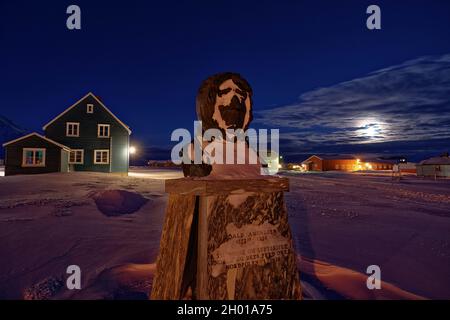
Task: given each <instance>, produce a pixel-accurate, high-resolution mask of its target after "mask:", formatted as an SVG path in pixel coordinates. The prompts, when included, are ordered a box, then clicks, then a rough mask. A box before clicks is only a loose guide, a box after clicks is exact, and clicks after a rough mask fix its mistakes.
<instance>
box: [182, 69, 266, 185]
mask: <svg viewBox="0 0 450 320" xmlns="http://www.w3.org/2000/svg"><path fill="white" fill-rule="evenodd" d="M252 95H253V91H252V88H251V87H250V85H249V83H248V82H247V81H246V80H245V79H244V78H243V77H242V76H241V75H240V74H238V73H232V72H224V73H218V74H215V75H213V76H210V77H208V78H207V79H206V80H204V81H203V82H202V84H201V86H200V88H199V90H198V94H197V99H196V110H197V117H198V119H199V120H200V121H202V130H203V132H202V133H204V132H205V131H207V130H209V129H217V130H219V131H220V132H221V133H222V137H224V138H223V139H222V140H220V139H213V140H212V141H206V142H205V141H203V143H202V148H203V150H205V148H206V147H207V145H208V144H211V143H214V144H216V146H217V147H219V145H220V147H222V144H225V141H226V139H227V137H228V138H230V134H229V130H239V129H240V130H242V131H243V132H245V131H247V129H248V127H249V125H250V122H251V121H252V119H253V113H252V108H253V101H252ZM227 130H228V132H227ZM231 139H232V142H237V141H236V137H231ZM245 144H246V147H245V153H246V154H245V157H246V159H248V158H249V154H252V153H256V151H255V150H249V148H248V144H247V143H245ZM234 149H236V148H235V147H234ZM191 150H192V149H191ZM191 153H192V152H191ZM256 158H257V157H256ZM244 162H245V161H244ZM237 163H241V164H237ZM259 168H260V165H259V164H258V163H257V164H253V165H250V164H249V163H248V161H247V162H245V163H243V164H242V162H238V161H236V162H234V163H232V164H230V163H226V164H225V162H224V164H209V163H204V162H202V164H193V163H192V162H191V163H187V164H186V163H185V164H183V173H184V176H186V177H205V176H210V175H211V176H215V175H216V176H217V175H222V176H223V174H224V173H226V174H225V175H227V176H229V175H233V174H234V175H239V176H242V175H244V176H245V175H248V174H250V175H252V176H254V175H260V171H259Z"/></svg>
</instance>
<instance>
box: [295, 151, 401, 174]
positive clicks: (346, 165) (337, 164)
mask: <svg viewBox="0 0 450 320" xmlns="http://www.w3.org/2000/svg"><path fill="white" fill-rule="evenodd" d="M395 163H396V161H394V160H384V159H359V158H357V157H355V156H352V155H313V156H311V157H309V158H308V159H306V160H305V161H303V162H302V163H301V165H302V167H303V169H304V170H306V171H332V170H337V171H359V170H392V168H393V166H394V164H395Z"/></svg>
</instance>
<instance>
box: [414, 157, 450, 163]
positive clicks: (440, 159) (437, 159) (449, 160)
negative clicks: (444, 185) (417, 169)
mask: <svg viewBox="0 0 450 320" xmlns="http://www.w3.org/2000/svg"><path fill="white" fill-rule="evenodd" d="M426 164H431V165H436V164H439V165H442V164H448V165H450V157H433V158H430V159H426V160H423V161H421V162H420V163H419V165H426Z"/></svg>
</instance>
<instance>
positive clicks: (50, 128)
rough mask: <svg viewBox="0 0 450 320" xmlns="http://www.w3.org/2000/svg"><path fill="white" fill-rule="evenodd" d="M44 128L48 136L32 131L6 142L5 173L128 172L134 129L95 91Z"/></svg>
mask: <svg viewBox="0 0 450 320" xmlns="http://www.w3.org/2000/svg"><path fill="white" fill-rule="evenodd" d="M43 129H44V132H45V136H42V135H40V134H37V133H32V134H29V135H26V136H23V137H21V138H18V139H15V140H13V141H10V142H7V143H5V144H3V146H4V147H5V149H6V155H5V175H12V174H27V173H44V172H61V171H63V172H66V171H98V172H120V173H127V172H128V167H129V149H130V143H129V142H130V134H131V130H130V128H129V127H128V126H127V125H125V124H124V123H123V122H122V121H121V120H119V119H118V118H117V117H116V116H115V115H114V114H113V113H112V112H111V111H110V110H109V109H108V108H107V107H106V106H105V105H104V104H103V102H102V101H101V100H100V99H99V98H98V97H96V96H95V95H94V94H92V93H88V94H87V95H85V96H84V97H83V98H81V99H80V100H78V101H77V102H75V103H74V104H73V105H72V106H70V107H69V108H67V109H66V110H64V111H63V112H62V113H61V114H59V115H58V116H57V117H56V118H54V119H53V120H51V121H50V122H49V123H47V124H46V125H45V126H44V127H43ZM66 152H67V159H65V158H66V154H65V153H66ZM66 167H67V168H66Z"/></svg>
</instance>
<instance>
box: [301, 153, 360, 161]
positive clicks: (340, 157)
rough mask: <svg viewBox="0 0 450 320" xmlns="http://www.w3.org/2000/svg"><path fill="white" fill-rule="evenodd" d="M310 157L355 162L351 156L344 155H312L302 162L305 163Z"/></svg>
mask: <svg viewBox="0 0 450 320" xmlns="http://www.w3.org/2000/svg"><path fill="white" fill-rule="evenodd" d="M312 157H316V158H319V159H320V160H355V159H356V158H355V157H354V156H352V155H345V154H324V155H318V154H314V155H312V156H310V157H309V158H308V159H306V160H304V161H302V162H307V161H308V160H309V159H311V158H312Z"/></svg>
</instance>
